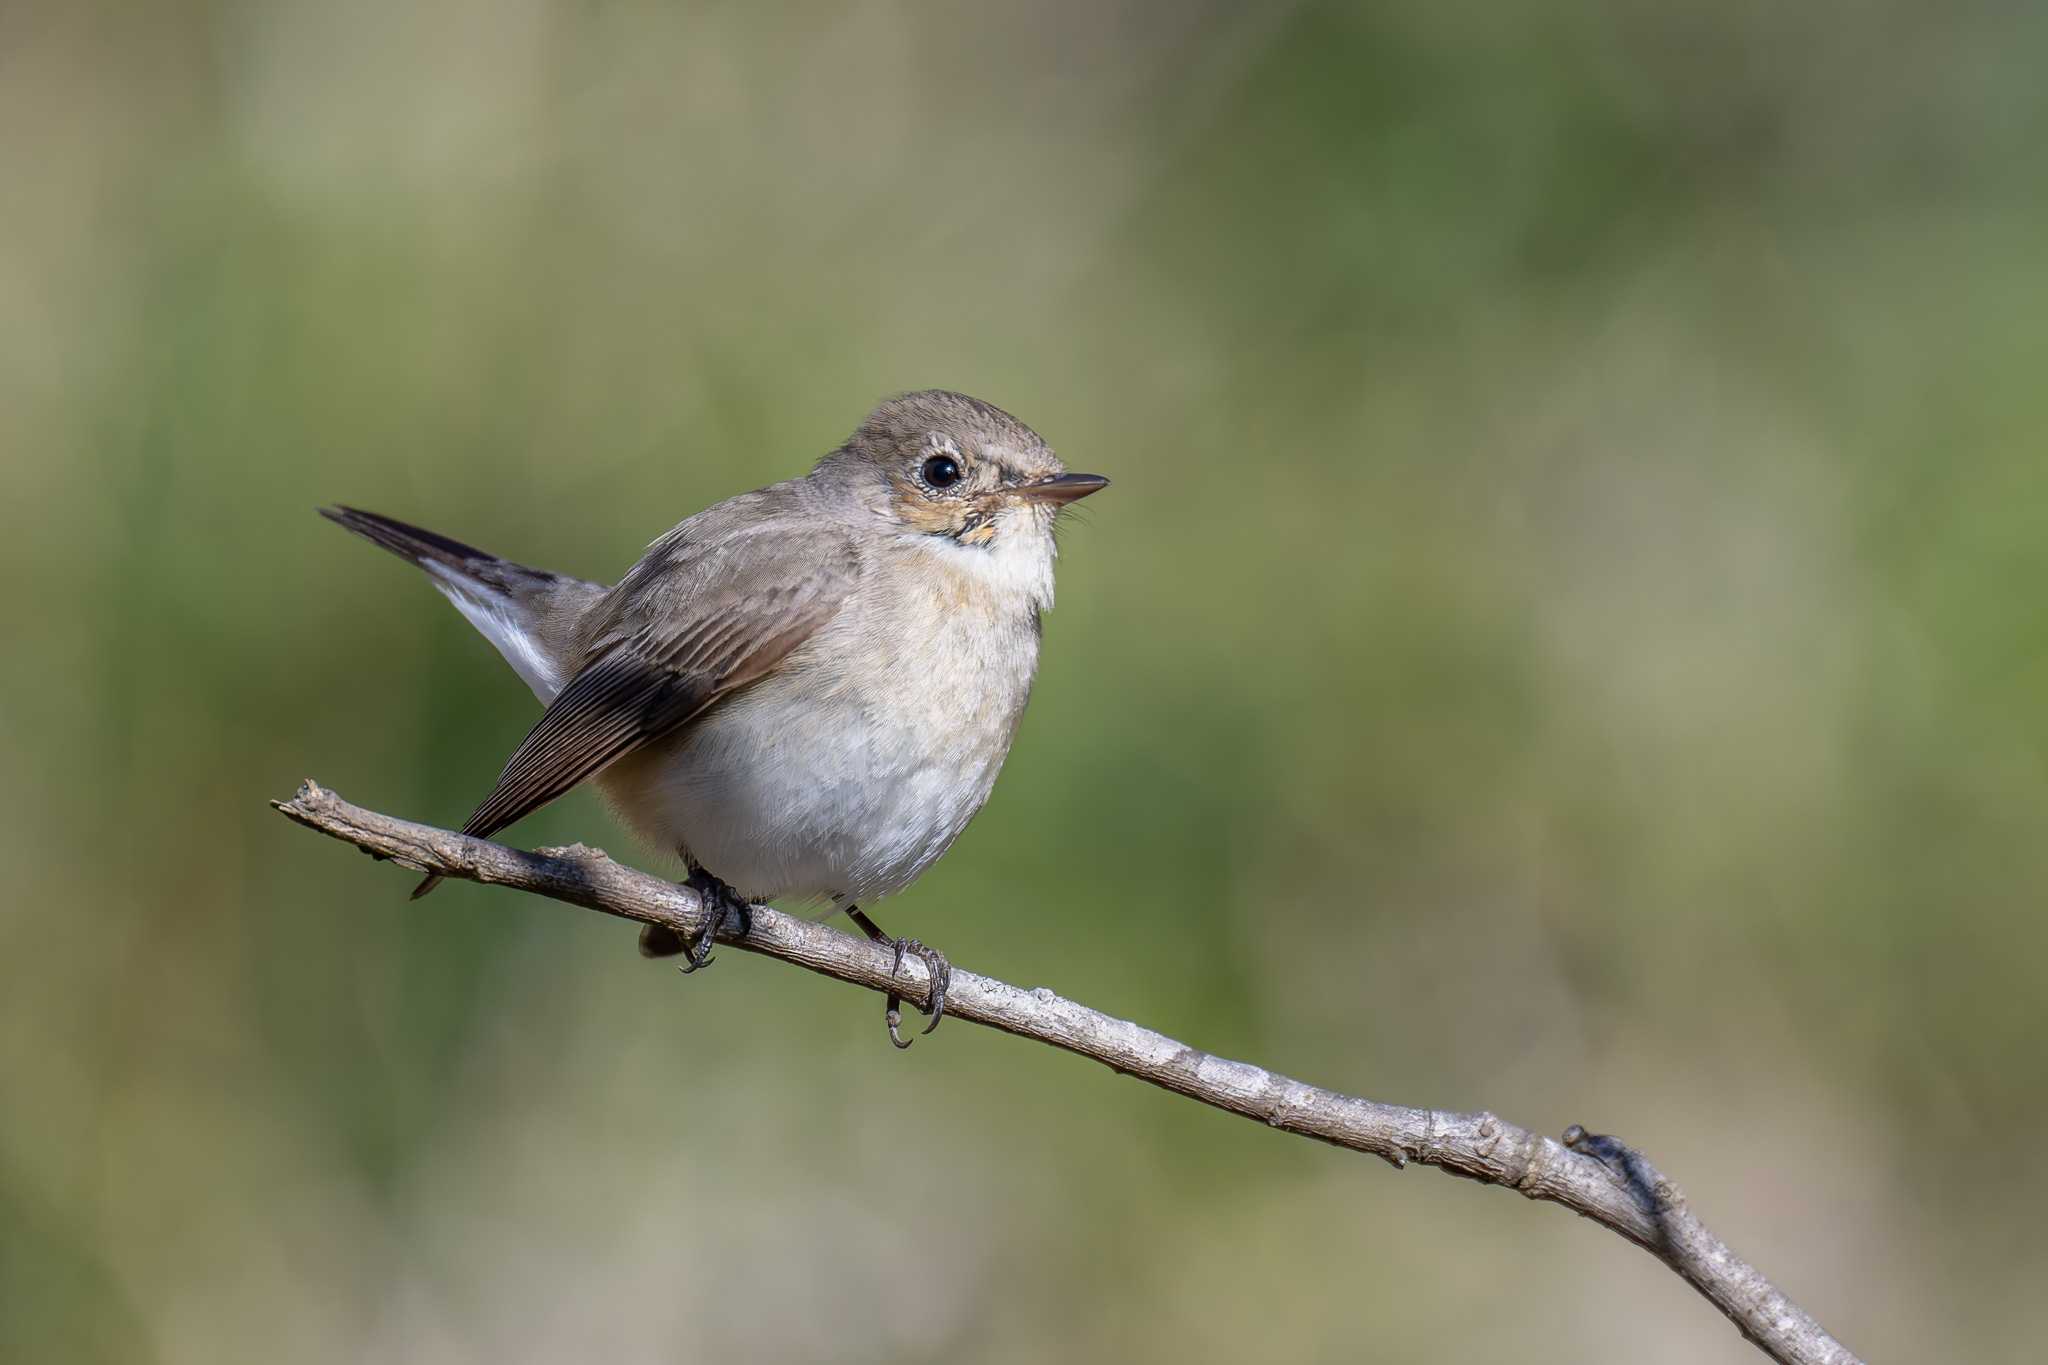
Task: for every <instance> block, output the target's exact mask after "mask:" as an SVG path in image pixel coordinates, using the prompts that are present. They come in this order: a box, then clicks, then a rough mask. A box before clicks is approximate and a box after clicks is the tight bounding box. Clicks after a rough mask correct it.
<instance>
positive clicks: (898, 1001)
mask: <svg viewBox="0 0 2048 1365" xmlns="http://www.w3.org/2000/svg"><path fill="white" fill-rule="evenodd" d="M846 917H847V918H848V919H850V920H852V921H853V922H854V923H855V924H857V925H859V926H860V929H861V932H862V933H864V934H866V935H867V936H868V937H869V938H870V939H873V940H874V941H875V942H876V943H886V944H888V945H889V947H891V948H893V949H895V951H896V960H895V962H894V963H892V964H891V965H890V968H889V975H891V976H894V975H896V973H897V972H899V971H901V970H902V969H903V957H904V954H906V953H908V954H910V955H911V956H913V957H915V958H916V959H917V960H918V961H920V962H922V963H924V969H925V970H926V971H927V972H930V973H931V977H932V986H931V992H930V994H929V996H928V997H927V999H926V1000H925V1003H924V1004H922V1005H920V1006H918V1008H919V1009H921V1010H923V1011H924V1012H925V1013H926V1014H928V1015H930V1016H931V1020H932V1021H931V1022H930V1023H929V1024H926V1025H925V1026H924V1031H925V1032H926V1033H930V1032H931V1031H932V1030H933V1029H935V1028H937V1027H938V1026H939V1020H941V1019H943V1018H945V1017H946V987H947V986H948V985H950V984H951V983H952V980H953V964H952V963H950V962H948V961H946V955H945V954H944V953H942V952H940V951H939V950H938V949H936V948H927V947H926V946H925V945H924V944H922V943H919V942H918V941H917V940H916V939H914V938H890V937H889V936H888V935H887V934H885V933H883V932H882V927H881V926H880V925H878V924H876V923H875V922H874V921H873V920H871V919H869V918H868V917H867V916H866V915H864V914H862V913H861V909H860V907H859V906H858V905H849V906H847V907H846ZM882 1021H883V1022H884V1023H886V1024H887V1025H888V1026H889V1041H890V1042H892V1043H894V1044H895V1045H896V1046H897V1047H909V1046H910V1045H911V1043H912V1042H914V1041H916V1040H915V1039H911V1038H905V1037H904V1036H903V1035H902V1034H901V1033H899V1032H897V1029H898V1028H900V1027H901V1026H902V1023H903V997H902V996H900V995H898V994H897V993H896V992H895V991H890V992H889V1004H888V1007H887V1008H886V1009H885V1010H884V1011H883V1014H882Z"/></svg>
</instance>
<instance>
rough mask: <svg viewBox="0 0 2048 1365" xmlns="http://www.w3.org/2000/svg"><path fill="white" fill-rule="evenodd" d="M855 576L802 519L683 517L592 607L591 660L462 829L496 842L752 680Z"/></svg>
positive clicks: (843, 547) (820, 530) (839, 548)
mask: <svg viewBox="0 0 2048 1365" xmlns="http://www.w3.org/2000/svg"><path fill="white" fill-rule="evenodd" d="M750 496H758V495H750ZM734 501H735V502H739V501H741V500H740V499H735V500H734ZM729 507H731V505H730V504H727V505H724V506H722V507H721V508H715V509H712V513H718V512H722V511H726V510H727V508H729ZM731 510H732V511H733V512H739V511H741V510H742V509H739V508H732V509H731ZM707 518H708V519H707ZM742 523H745V524H742ZM859 572H860V560H859V557H858V555H857V553H856V551H855V547H854V544H853V542H852V540H851V539H850V538H848V537H847V536H846V535H845V533H844V532H843V531H840V530H838V529H837V528H834V527H831V526H829V525H821V524H819V523H818V522H816V521H815V520H813V519H811V518H806V517H796V516H772V515H771V516H769V517H766V518H754V517H748V516H744V515H726V516H712V515H710V514H700V515H699V516H697V517H692V518H691V519H690V520H689V521H686V522H684V523H683V524H682V525H681V526H679V527H677V528H676V529H675V530H674V531H672V532H670V533H669V534H668V535H667V536H664V537H663V538H662V539H661V540H658V541H656V542H655V543H654V545H653V546H651V547H650V548H649V549H648V552H647V555H646V557H645V558H643V559H642V560H641V561H640V563H639V564H637V565H635V566H634V567H633V570H632V572H631V573H629V574H627V576H626V578H625V579H624V581H622V582H621V583H620V584H619V585H618V587H616V588H614V589H613V590H612V592H611V593H610V594H609V595H608V596H607V599H606V601H605V602H604V603H603V604H601V605H600V606H599V607H598V608H597V609H596V610H597V611H598V612H599V613H600V614H601V615H600V622H599V625H598V628H597V630H596V633H595V636H594V638H593V640H592V644H591V649H590V655H589V659H588V662H587V663H586V664H585V665H584V667H583V669H582V671H581V672H579V673H577V674H576V676H575V677H574V678H571V679H570V680H569V684H568V685H567V686H566V687H564V688H563V689H562V691H561V694H560V695H559V696H557V697H556V698H555V699H554V701H553V702H552V703H550V704H549V706H548V709H547V711H546V713H545V714H544V715H542V716H541V718H540V723H539V724H538V725H535V726H534V727H533V732H532V733H531V734H529V735H528V736H527V737H526V739H525V742H524V743H522V744H521V745H520V746H519V748H518V750H517V751H516V752H514V753H513V755H512V758H511V761H509V762H508V763H506V765H505V771H504V772H503V773H502V774H501V775H500V776H499V778H498V785H497V787H496V788H494V789H493V790H492V792H491V794H490V795H489V796H487V797H485V798H484V801H483V804H482V805H480V806H478V807H477V808H476V813H475V814H474V815H471V816H470V817H469V821H468V823H467V824H465V825H464V826H463V828H462V832H463V833H464V834H472V835H476V836H478V837H480V838H481V837H486V836H489V835H491V834H495V833H496V832H497V831H499V830H501V829H503V828H504V827H505V826H507V825H509V824H511V823H512V822H513V821H515V820H519V819H521V818H523V817H525V816H527V815H530V814H532V813H533V812H534V811H536V810H538V809H540V808H541V807H542V806H544V805H546V804H547V803H548V802H550V801H552V800H554V799H555V798H556V797H558V796H560V795H562V794H563V793H564V792H566V791H568V790H569V789H570V788H571V787H573V786H575V785H576V784H577V783H579V782H581V781H583V780H584V779H585V778H588V777H592V776H595V775H596V774H597V773H598V772H600V771H602V770H603V769H604V768H605V767H606V766H607V765H609V764H611V763H613V762H616V761H617V760H618V759H620V758H623V757H625V756H626V755H627V754H630V753H632V752H633V751H634V750H635V749H638V748H640V747H641V746H642V745H645V744H647V743H649V742H651V741H653V740H655V739H659V738H660V737H662V736H664V735H667V734H671V733H673V732H674V731H676V730H678V729H679V728H681V727H682V726H685V725H687V724H689V723H690V722H691V721H692V720H694V719H696V718H697V717H698V716H700V715H702V714H703V713H704V712H705V711H706V710H707V709H709V708H710V707H711V706H713V705H715V704H716V703H717V702H718V701H719V699H720V698H722V697H725V696H727V695H729V694H730V693H732V692H734V691H737V690H738V689H740V688H742V687H745V686H747V685H748V684H749V683H753V682H758V681H759V680H760V679H761V678H763V677H765V676H767V675H768V674H769V673H770V672H772V671H773V670H774V669H775V667H776V666H777V665H778V664H780V663H781V662H782V661H783V660H784V659H786V658H787V657H788V656H789V654H790V653H791V651H793V650H795V649H796V648H797V647H798V646H799V645H801V644H802V643H803V642H804V641H805V640H807V639H809V638H810V637H811V636H812V635H813V634H814V633H815V632H816V631H817V630H818V629H819V627H821V626H823V625H824V624H825V623H826V622H828V621H830V620H831V619H832V618H833V617H834V616H835V615H837V614H838V612H839V610H840V608H841V607H842V606H843V605H844V603H845V602H846V599H847V596H848V594H849V593H850V592H851V591H852V589H853V586H854V584H855V582H856V581H857V579H858V577H859Z"/></svg>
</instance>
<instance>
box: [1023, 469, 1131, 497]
mask: <svg viewBox="0 0 2048 1365" xmlns="http://www.w3.org/2000/svg"><path fill="white" fill-rule="evenodd" d="M1107 487H1109V480H1108V479H1105V478H1103V477H1102V476H1101V475H1100V474H1056V475H1054V476H1053V477H1052V478H1050V479H1040V480H1039V481H1038V482H1037V483H1027V484H1021V485H1019V486H1018V487H1016V488H1014V489H1012V490H1011V491H1012V492H1014V493H1015V494H1016V495H1017V496H1018V497H1020V498H1029V499H1031V500H1033V501H1035V502H1051V503H1067V502H1073V501H1074V500H1075V499H1076V498H1085V497H1087V496H1088V495H1089V494H1090V493H1099V492H1101V491H1102V490H1103V489H1105V488H1107Z"/></svg>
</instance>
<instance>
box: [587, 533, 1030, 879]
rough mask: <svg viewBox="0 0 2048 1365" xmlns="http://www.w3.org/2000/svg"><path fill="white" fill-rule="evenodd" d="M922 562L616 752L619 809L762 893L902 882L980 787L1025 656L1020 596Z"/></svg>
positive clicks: (968, 815)
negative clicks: (808, 637)
mask: <svg viewBox="0 0 2048 1365" xmlns="http://www.w3.org/2000/svg"><path fill="white" fill-rule="evenodd" d="M946 548H947V549H948V550H950V551H952V552H953V553H968V554H979V553H981V552H977V551H971V550H968V551H962V550H961V549H960V548H959V547H952V546H948V547H946ZM983 557H988V556H983ZM930 567H931V572H929V573H923V572H920V573H918V574H916V575H914V576H911V577H909V578H907V579H905V580H904V581H905V583H906V584H907V585H908V586H906V587H905V588H904V590H902V591H900V592H898V593H895V594H890V595H888V596H887V598H886V599H881V600H870V601H867V602H864V603H862V604H861V609H859V610H855V611H850V612H849V613H847V614H846V615H845V616H843V617H842V618H841V619H840V620H839V621H837V622H835V623H834V624H833V625H832V626H829V627H827V628H826V630H824V631H822V632H820V634H819V635H818V636H817V637H815V638H814V639H813V640H812V641H811V642H809V643H808V644H806V645H805V646H804V647H803V649H801V650H799V651H798V653H797V654H795V655H792V656H791V659H790V663H789V664H788V665H787V666H785V668H784V669H782V670H780V671H778V672H777V673H776V674H775V675H773V676H771V677H770V678H768V679H765V680H764V681H762V682H760V683H758V684H756V685H755V686H753V687H752V688H749V689H748V690H747V691H745V692H743V693H741V694H739V695H738V696H735V697H733V698H731V699H729V700H728V701H726V702H724V703H721V704H720V705H719V706H717V707H716V708H714V709H713V711H712V712H711V713H710V714H708V715H707V716H706V717H705V718H704V719H703V720H702V721H700V722H699V723H698V724H697V725H695V726H694V727H692V728H691V729H689V730H687V731H685V732H684V733H683V734H682V735H681V736H680V737H678V738H677V739H675V740H672V741H670V742H668V743H666V744H658V745H654V746H651V747H650V748H648V749H647V750H644V751H642V752H641V753H639V754H636V755H634V756H632V757H631V758H629V759H626V760H624V761H622V762H620V763H618V764H616V765H614V766H613V767H612V768H611V769H610V770H608V771H607V772H606V773H605V774H604V776H603V777H602V778H600V785H601V786H602V787H603V789H604V790H605V792H606V794H607V796H609V797H610V798H611V800H612V802H613V804H614V805H615V806H616V807H617V808H618V809H619V811H620V813H621V815H622V816H623V817H624V818H625V819H626V820H627V821H628V822H629V823H630V824H632V825H633V826H635V828H636V829H637V831H638V832H639V833H640V834H641V835H642V836H643V837H645V838H648V839H650V840H652V841H654V842H655V843H657V844H659V845H660V846H662V847H664V848H668V849H674V850H677V851H679V852H685V853H686V854H687V856H689V857H692V858H694V859H695V860H696V861H697V862H698V863H700V864H701V865H703V866H704V867H705V868H706V869H708V870H709V871H710V872H712V873H713V874H714V875H716V876H717V877H719V878H720V879H721V880H723V881H725V882H727V883H729V884H731V885H732V886H733V887H735V888H737V889H738V890H740V891H743V892H745V893H747V894H748V895H750V896H754V897H756V898H760V899H771V898H778V897H779V898H785V899H793V900H824V899H828V898H829V899H837V900H839V901H840V902H841V903H863V902H872V901H874V900H876V899H878V898H880V897H882V896H887V895H890V894H892V893H894V892H896V891H900V890H902V889H903V888H904V887H906V886H908V885H909V884H910V883H911V882H912V881H913V880H915V879H916V878H917V876H918V875H919V874H920V873H922V872H923V871H924V870H925V868H927V867H929V866H930V865H931V864H932V863H933V862H934V861H935V860H936V859H937V858H938V857H939V855H940V854H942V853H944V852H945V851H946V849H947V847H948V846H950V845H951V844H952V842H953V840H954V839H955V838H956V837H957V836H958V835H959V834H960V832H961V830H963V829H965V828H966V826H967V822H968V821H969V820H970V819H972V818H973V816H974V813H975V812H976V811H978V810H980V809H981V806H982V804H983V803H984V802H985V801H986V800H987V799H988V795H989V791H990V789H991V788H992V787H993V786H994V784H995V780H996V775H997V773H998V772H999V771H1000V770H1001V768H1002V763H1003V759H1004V757H1005V755H1006V754H1007V753H1008V751H1009V747H1010V737H1011V735H1012V734H1013V733H1014V732H1015V729H1016V724H1017V721H1018V719H1019V717H1020V716H1021V714H1022V711H1023V708H1024V702H1025V700H1026V698H1027V697H1028V696H1029V694H1030V688H1031V679H1032V676H1033V674H1034V673H1035V672H1036V669H1037V662H1038V630H1037V616H1036V610H1035V607H1034V606H1031V605H1027V602H1028V599H1026V598H1025V597H1023V596H1022V594H1019V593H1016V592H1013V591H997V590H995V589H994V587H993V585H991V584H989V583H987V582H985V581H982V580H980V579H979V578H977V577H975V576H972V575H968V574H963V573H962V572H961V571H960V570H959V569H958V568H955V567H953V566H951V565H946V564H943V563H939V562H934V563H933V564H932V565H931V566H930ZM987 568H989V569H991V570H996V566H993V565H990V566H987ZM997 571H998V572H1000V571H1001V570H997ZM1034 586H1035V585H1034ZM864 595H865V596H867V597H869V598H871V599H873V598H875V597H876V594H873V593H865V594H864Z"/></svg>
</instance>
